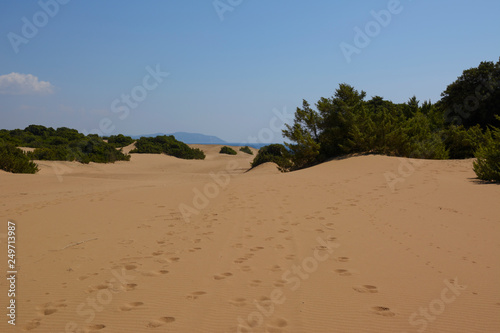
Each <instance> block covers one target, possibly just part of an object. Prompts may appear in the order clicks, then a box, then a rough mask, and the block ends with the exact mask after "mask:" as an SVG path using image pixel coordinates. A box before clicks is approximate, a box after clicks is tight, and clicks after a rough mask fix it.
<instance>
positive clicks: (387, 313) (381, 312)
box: [372, 306, 396, 317]
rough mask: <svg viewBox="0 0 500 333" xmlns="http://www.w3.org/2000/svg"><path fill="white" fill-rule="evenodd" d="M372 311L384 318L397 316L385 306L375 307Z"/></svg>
mask: <svg viewBox="0 0 500 333" xmlns="http://www.w3.org/2000/svg"><path fill="white" fill-rule="evenodd" d="M372 310H373V312H374V313H375V314H378V315H381V316H384V317H394V316H395V315H396V314H395V313H394V312H392V311H391V309H389V308H388V307H385V306H374V307H372Z"/></svg>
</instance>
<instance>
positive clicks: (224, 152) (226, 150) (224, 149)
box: [219, 146, 237, 155]
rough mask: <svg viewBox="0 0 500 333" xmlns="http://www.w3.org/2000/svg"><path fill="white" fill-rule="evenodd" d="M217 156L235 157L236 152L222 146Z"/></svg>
mask: <svg viewBox="0 0 500 333" xmlns="http://www.w3.org/2000/svg"><path fill="white" fill-rule="evenodd" d="M219 154H228V155H236V154H237V152H236V151H235V150H234V149H233V148H231V147H228V146H224V147H222V148H221V149H220V151H219Z"/></svg>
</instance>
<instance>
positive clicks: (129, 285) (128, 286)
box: [121, 283, 137, 291]
mask: <svg viewBox="0 0 500 333" xmlns="http://www.w3.org/2000/svg"><path fill="white" fill-rule="evenodd" d="M121 288H122V289H123V290H125V291H132V290H135V288H137V283H127V284H123V285H122V286H121Z"/></svg>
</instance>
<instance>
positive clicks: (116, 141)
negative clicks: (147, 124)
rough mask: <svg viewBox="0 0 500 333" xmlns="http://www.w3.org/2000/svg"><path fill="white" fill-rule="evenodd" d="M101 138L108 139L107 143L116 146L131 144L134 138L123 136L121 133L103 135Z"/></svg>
mask: <svg viewBox="0 0 500 333" xmlns="http://www.w3.org/2000/svg"><path fill="white" fill-rule="evenodd" d="M103 139H106V140H108V143H109V144H110V145H112V146H113V147H116V148H122V147H125V146H128V145H130V144H132V143H133V142H134V141H135V140H134V139H132V138H131V137H130V136H125V135H123V134H118V135H111V136H109V137H105V138H103Z"/></svg>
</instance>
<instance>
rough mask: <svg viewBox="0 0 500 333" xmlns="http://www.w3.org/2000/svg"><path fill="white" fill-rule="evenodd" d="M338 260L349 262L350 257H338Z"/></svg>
mask: <svg viewBox="0 0 500 333" xmlns="http://www.w3.org/2000/svg"><path fill="white" fill-rule="evenodd" d="M337 261H339V262H348V261H349V258H348V257H338V258H337Z"/></svg>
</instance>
